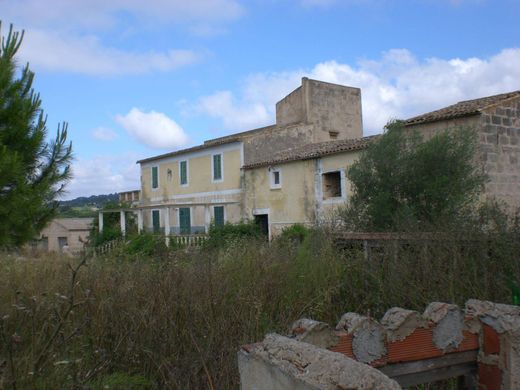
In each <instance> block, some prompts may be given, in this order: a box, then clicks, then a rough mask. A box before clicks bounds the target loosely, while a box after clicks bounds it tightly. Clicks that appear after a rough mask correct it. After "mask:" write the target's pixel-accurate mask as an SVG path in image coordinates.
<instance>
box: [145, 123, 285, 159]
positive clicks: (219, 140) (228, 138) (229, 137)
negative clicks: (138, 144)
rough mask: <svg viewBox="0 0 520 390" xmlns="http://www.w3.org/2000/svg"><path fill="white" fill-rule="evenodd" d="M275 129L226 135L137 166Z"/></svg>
mask: <svg viewBox="0 0 520 390" xmlns="http://www.w3.org/2000/svg"><path fill="white" fill-rule="evenodd" d="M275 127H276V125H271V126H266V127H260V128H258V129H253V130H248V131H243V132H241V133H235V134H230V135H226V136H224V137H219V138H214V139H210V140H207V141H204V143H203V144H202V145H196V146H192V147H191V148H187V149H181V150H176V151H174V152H168V153H165V154H160V155H158V156H153V157H148V158H145V159H142V160H139V161H137V164H142V163H146V162H149V161H154V160H159V159H162V158H165V157H175V156H180V155H182V154H185V153H189V152H196V151H198V150H204V149H209V148H212V147H213V146H218V145H225V144H230V143H233V142H239V141H242V140H243V139H244V138H246V137H248V136H250V135H252V134H256V133H261V132H263V131H268V130H271V129H274V128H275Z"/></svg>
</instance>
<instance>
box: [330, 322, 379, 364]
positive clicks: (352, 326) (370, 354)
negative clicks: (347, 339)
mask: <svg viewBox="0 0 520 390" xmlns="http://www.w3.org/2000/svg"><path fill="white" fill-rule="evenodd" d="M336 329H337V330H344V331H346V332H347V333H349V334H352V336H353V338H352V350H353V352H354V356H355V357H356V359H357V360H358V361H360V362H363V363H371V362H373V361H375V360H378V359H381V358H382V357H383V356H384V355H385V354H386V347H385V338H386V332H385V329H384V328H383V327H382V326H381V324H379V323H378V322H377V321H375V320H374V319H372V318H370V317H365V316H361V315H359V314H356V313H345V314H343V316H341V319H340V320H339V323H338V325H337V326H336Z"/></svg>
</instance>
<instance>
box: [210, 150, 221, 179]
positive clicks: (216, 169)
mask: <svg viewBox="0 0 520 390" xmlns="http://www.w3.org/2000/svg"><path fill="white" fill-rule="evenodd" d="M212 165H213V181H221V180H222V154H214V155H213V161H212Z"/></svg>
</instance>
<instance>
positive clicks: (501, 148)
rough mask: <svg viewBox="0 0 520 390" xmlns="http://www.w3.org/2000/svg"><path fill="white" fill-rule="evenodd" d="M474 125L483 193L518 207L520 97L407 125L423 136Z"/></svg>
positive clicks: (476, 161)
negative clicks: (468, 113) (483, 174)
mask: <svg viewBox="0 0 520 390" xmlns="http://www.w3.org/2000/svg"><path fill="white" fill-rule="evenodd" d="M457 128H474V129H475V130H476V132H477V137H478V142H479V155H478V156H476V159H475V163H476V164H479V165H481V166H482V167H483V169H484V171H485V172H486V173H487V174H488V176H489V182H488V183H487V184H486V188H485V195H486V196H488V197H492V198H495V199H497V200H499V201H503V202H505V203H506V204H507V205H509V206H510V207H513V208H517V207H520V98H513V99H511V100H509V101H505V102H502V103H500V104H498V105H494V106H491V107H489V108H487V109H485V110H483V111H482V112H481V113H480V114H479V113H477V114H475V115H471V116H467V117H462V118H454V119H448V120H442V121H436V122H430V123H424V124H417V125H411V126H408V127H407V129H410V130H418V131H420V132H421V134H422V135H423V136H424V137H425V139H429V138H431V137H432V136H433V135H434V134H436V133H438V132H439V131H444V130H454V129H457Z"/></svg>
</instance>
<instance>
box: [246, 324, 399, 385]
mask: <svg viewBox="0 0 520 390" xmlns="http://www.w3.org/2000/svg"><path fill="white" fill-rule="evenodd" d="M238 359H239V370H240V379H241V386H242V389H255V390H280V389H298V390H338V389H351V390H356V389H359V390H361V389H374V390H379V389H381V390H382V389H389V390H392V389H400V388H401V387H400V386H399V385H398V384H397V382H395V381H394V380H392V379H390V378H388V377H387V376H386V375H384V374H383V373H381V372H380V371H379V370H377V369H375V368H372V367H370V366H368V365H366V364H362V363H358V362H356V361H355V360H353V359H350V358H348V357H346V356H344V355H342V354H340V353H336V352H331V351H328V350H326V349H322V348H319V347H316V346H314V345H311V344H308V343H302V342H299V341H297V340H294V339H290V338H288V337H283V336H280V335H277V334H268V335H267V336H266V337H265V339H264V340H263V342H262V343H260V344H259V345H258V346H256V347H255V348H252V349H250V350H249V352H246V351H244V350H242V351H241V352H239V355H238Z"/></svg>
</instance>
